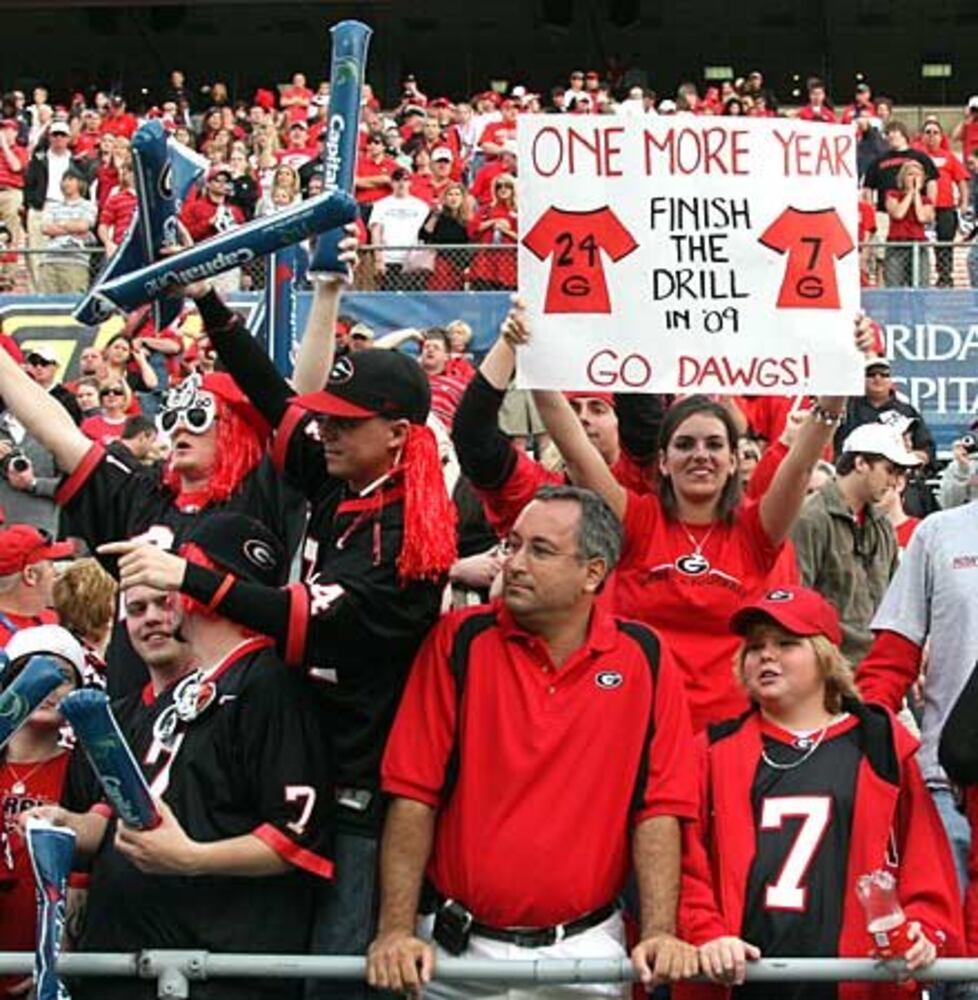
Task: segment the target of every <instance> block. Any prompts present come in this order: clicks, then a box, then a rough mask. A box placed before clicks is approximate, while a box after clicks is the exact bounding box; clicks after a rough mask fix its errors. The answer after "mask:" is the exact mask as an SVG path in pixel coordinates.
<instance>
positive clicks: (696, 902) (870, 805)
mask: <svg viewBox="0 0 978 1000" xmlns="http://www.w3.org/2000/svg"><path fill="white" fill-rule="evenodd" d="M845 708H846V710H847V711H848V713H849V716H848V717H847V718H844V719H842V720H840V721H838V722H836V723H835V724H834V725H833V726H831V727H830V728H829V729H828V730H827V731H826V732H825V734H824V736H823V737H822V738H821V740H820V741H819V734H818V733H814V734H806V735H805V736H803V737H798V736H793V735H791V734H789V733H787V732H785V731H784V730H781V729H779V728H778V727H775V726H772V725H771V724H769V723H767V722H765V721H764V720H763V719H762V717H761V715H760V714H759V713H758V712H757V711H756V710H752V711H750V712H747V713H746V714H744V715H743V716H741V717H740V718H738V719H732V720H729V721H727V722H724V723H721V724H720V725H717V726H713V727H711V728H710V729H709V730H708V731H707V732H706V733H704V734H703V735H702V737H701V741H700V743H699V746H698V749H699V763H700V793H701V795H700V798H701V801H700V816H699V819H698V820H697V822H696V823H693V824H690V825H689V826H688V827H686V828H685V829H684V831H683V880H682V894H681V903H680V910H679V931H680V934H681V935H683V936H684V937H685V939H686V940H688V941H690V942H691V943H693V944H696V945H700V944H703V943H705V942H706V941H710V940H712V939H714V938H716V937H720V936H724V935H731V934H732V935H737V936H743V937H745V938H746V939H747V940H750V941H751V942H752V943H754V944H757V945H758V946H759V947H760V948H761V950H762V952H763V954H764V955H765V957H767V956H769V955H779V954H780V955H785V954H787V953H791V954H792V955H794V956H796V957H817V956H837V957H843V958H845V957H850V958H865V957H868V956H869V955H870V954H871V953H872V950H873V941H872V939H871V937H870V935H869V933H868V931H867V930H866V919H865V915H864V913H863V910H862V907H861V905H860V903H859V899H858V897H857V896H856V893H855V883H856V879H857V878H858V877H859V876H860V875H862V874H864V873H867V872H871V871H873V870H874V869H877V868H884V869H888V870H890V871H892V872H893V874H894V875H895V877H896V879H897V883H898V891H899V896H900V903H901V905H902V907H903V909H904V912H905V913H906V915H907V919H908V920H912V921H918V922H919V923H920V924H921V926H922V927H923V928H924V931H925V933H926V934H927V936H928V937H929V938H930V940H931V941H933V942H934V943H936V944H938V946H939V948H941V947H943V949H944V951H945V952H946V953H947V954H952V955H953V954H960V953H961V949H962V948H963V929H962V920H961V904H960V895H959V890H958V886H957V877H956V875H955V872H954V864H953V861H952V859H951V853H950V848H949V846H948V842H947V837H946V835H945V833H944V828H943V826H942V824H941V820H940V817H939V816H938V814H937V810H936V807H935V806H934V802H933V800H932V799H931V796H930V793H929V792H928V790H927V788H926V786H925V785H924V782H923V778H922V777H921V773H920V768H919V766H918V765H917V762H916V760H915V753H916V750H917V741H916V740H915V739H914V738H913V737H912V736H911V735H910V734H909V733H908V732H907V731H906V729H904V727H903V726H902V725H900V724H899V723H898V722H897V721H896V719H895V718H894V717H893V716H892V715H891V714H890V713H889V712H888V711H886V710H885V709H881V708H878V707H876V706H867V705H863V704H862V703H860V702H857V701H855V700H846V702H845ZM816 742H818V745H817V746H816V747H815V748H814V749H813V744H814V743H816ZM806 754H807V757H806ZM765 756H766V757H767V758H768V761H765V760H764V757H765ZM770 761H773V762H774V764H775V765H777V764H780V765H782V767H781V768H778V767H776V766H774V767H772V766H771V764H770V763H769V762H770ZM791 765H795V766H794V767H792V766H791ZM775 772H777V773H775ZM758 985H759V986H760V985H761V984H758ZM826 985H830V986H831V992H825V991H823V990H822V988H821V987H817V988H816V987H813V986H811V985H810V984H800V985H799V987H798V991H797V992H795V990H793V989H791V990H790V991H789V987H788V986H787V984H781V986H779V993H778V995H779V996H781V995H785V996H799V997H802V996H803V997H806V998H808V997H823V996H825V997H838V998H840V1000H869V998H879V1000H883V998H889V1000H897V998H899V997H906V993H905V992H902V991H901V989H900V988H899V987H897V986H894V985H893V984H891V983H843V984H826ZM720 995H721V993H720V988H718V987H707V986H698V985H693V984H690V985H687V984H682V986H681V987H680V989H679V990H678V992H677V996H679V997H680V998H681V1000H688V998H690V997H692V996H699V997H703V998H705V997H707V996H710V997H718V996H720ZM744 995H745V996H746V995H748V993H747V991H746V990H745V993H744Z"/></svg>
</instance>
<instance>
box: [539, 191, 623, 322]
mask: <svg viewBox="0 0 978 1000" xmlns="http://www.w3.org/2000/svg"><path fill="white" fill-rule="evenodd" d="M523 245H524V246H525V247H526V248H527V249H528V250H530V252H531V253H533V254H534V256H536V257H538V258H539V259H540V260H546V259H547V257H550V258H551V261H550V280H549V282H548V283H547V298H546V301H545V302H544V306H543V311H544V312H545V313H610V312H611V299H610V298H609V296H608V285H607V283H606V282H605V278H604V262H603V261H602V259H601V251H602V250H603V251H604V252H605V253H606V254H607V255H608V257H609V258H610V259H611V260H613V261H615V262H616V263H617V262H618V261H620V260H622V259H623V258H624V257H627V256H628V255H629V254H630V253H631V252H632V251H633V250H634V249H635V248H636V247H637V246H638V244H637V243H636V242H635V240H634V238H633V237H632V234H631V233H630V232H629V231H628V230H627V229H626V228H625V227H624V226H623V225H622V223H621V222H620V221H619V219H618V216H616V215H615V213H614V212H613V211H612V210H611V209H610V208H608V207H607V206H605V207H603V208H599V209H595V210H593V211H590V212H568V211H564V210H563V209H560V208H548V209H547V211H546V212H544V213H543V215H541V216H540V218H539V219H537V221H536V224H535V225H534V226H533V228H532V229H531V230H530V231H529V232H528V233H527V234H526V236H524V237H523Z"/></svg>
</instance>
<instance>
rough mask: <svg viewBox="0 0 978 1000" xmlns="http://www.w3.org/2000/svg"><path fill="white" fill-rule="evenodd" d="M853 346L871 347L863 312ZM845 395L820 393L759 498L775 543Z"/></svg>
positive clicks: (789, 522)
mask: <svg viewBox="0 0 978 1000" xmlns="http://www.w3.org/2000/svg"><path fill="white" fill-rule="evenodd" d="M855 338H856V347H857V348H858V349H859V350H860V351H861V352H863V353H864V354H865V353H866V352H867V351H870V350H872V347H873V343H874V339H875V337H874V332H873V324H872V322H871V321H870V319H869V317H867V316H862V317H860V318H859V320H858V321H857V323H856V333H855ZM845 405H846V400H845V397H844V396H820V397H819V398H818V400H817V401H816V403H815V405H814V406H813V407H812V409H811V410H810V411H809V413H808V417H807V419H806V421H805V422H804V423H803V424H802V425H801V427H800V428H799V429H798V433H797V434H796V435H795V439H794V441H792V443H791V447H790V448H789V449H788V454H787V455H786V456H785V458H784V461H783V462H782V463H781V465H780V466H779V467H778V471H777V472H776V473H775V474H774V479H772V480H771V485H770V487H769V488H768V491H767V493H765V494H764V496H763V498H762V499H761V507H760V516H761V526H762V527H763V528H764V532H765V534H766V535H767V536H768V538H769V539H770V540H771V541H772V542H774V543H775V544H777V543H779V542H782V541H784V539H785V538H787V537H788V534H789V532H790V531H791V528H792V526H793V525H794V523H795V520H796V519H797V517H798V514H799V512H800V511H801V505H802V504H803V503H804V502H805V491H806V489H807V488H808V480H809V478H810V477H811V474H812V469H814V468H815V463H816V462H817V461H818V460H819V458H820V457H821V455H822V451H823V450H824V448H825V446H826V445H827V444H828V443H829V442H830V441H831V440H832V435H833V433H834V432H835V429H836V427H838V425H839V423H840V422H841V421H842V420H843V419H844V416H845V412H844V411H845Z"/></svg>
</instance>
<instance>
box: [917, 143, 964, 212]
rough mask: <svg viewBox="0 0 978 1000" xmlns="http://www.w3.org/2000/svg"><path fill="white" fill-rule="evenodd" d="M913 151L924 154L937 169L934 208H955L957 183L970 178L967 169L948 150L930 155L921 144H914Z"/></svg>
mask: <svg viewBox="0 0 978 1000" xmlns="http://www.w3.org/2000/svg"><path fill="white" fill-rule="evenodd" d="M914 149H919V150H920V151H921V152H922V153H926V154H927V155H928V156H929V157H930V158H931V160H932V161H933V163H934V166H935V167H937V197H936V199H935V200H934V207H935V208H955V207H956V206H957V204H958V202H957V197H956V196H957V185H958V181H966V180H968V178H969V177H970V174H969V173H968V168H967V167H966V166H965V165H964V164H963V163H962V162H961V161H960V160H959V159H958V158H957V157H956V156H955V155H954V153H952V152H951V150H950V149H943V150H938V151H936V152H933V153H932V152H931V151H930V150H929V149H927V147H926V146H924V144H923V143H917V144H915V145H914Z"/></svg>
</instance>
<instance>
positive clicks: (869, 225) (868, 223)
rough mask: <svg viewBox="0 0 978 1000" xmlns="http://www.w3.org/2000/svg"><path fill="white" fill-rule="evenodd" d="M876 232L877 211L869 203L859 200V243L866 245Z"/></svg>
mask: <svg viewBox="0 0 978 1000" xmlns="http://www.w3.org/2000/svg"><path fill="white" fill-rule="evenodd" d="M875 232H876V211H875V209H874V208H873V206H872V204H871V203H870V202H868V201H863V199H862V198H860V199H859V242H860V243H864V242H865V241H866V240H868V239H869V237H870V236H872V235H873V233H875Z"/></svg>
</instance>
